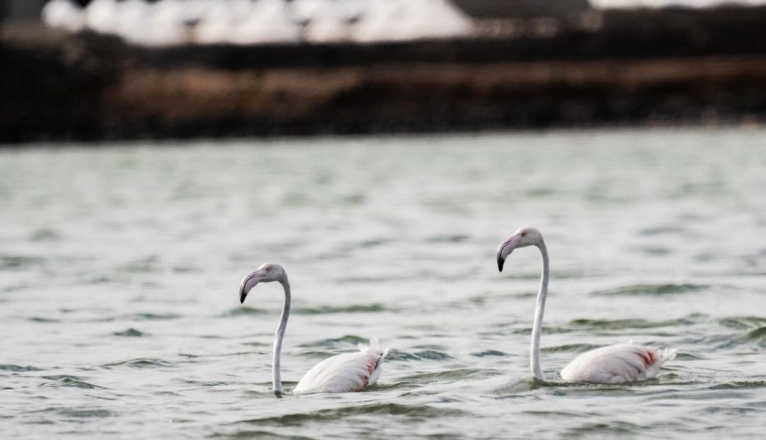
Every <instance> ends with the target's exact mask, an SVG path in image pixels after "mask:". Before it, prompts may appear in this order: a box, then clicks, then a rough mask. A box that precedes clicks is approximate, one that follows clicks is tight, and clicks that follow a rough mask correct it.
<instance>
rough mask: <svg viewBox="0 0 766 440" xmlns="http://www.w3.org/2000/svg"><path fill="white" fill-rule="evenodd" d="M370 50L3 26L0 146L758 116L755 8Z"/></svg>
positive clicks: (765, 13)
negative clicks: (170, 40)
mask: <svg viewBox="0 0 766 440" xmlns="http://www.w3.org/2000/svg"><path fill="white" fill-rule="evenodd" d="M599 20H600V23H601V25H600V26H599V27H597V28H594V29H591V30H584V29H581V28H576V27H571V28H567V27H564V28H562V29H558V30H557V32H556V33H555V34H553V35H548V36H540V35H529V34H523V33H522V34H520V35H516V36H512V37H511V36H507V35H505V36H501V35H484V36H482V37H481V38H473V39H463V40H453V41H422V42H412V43H396V44H375V45H353V44H340V45H308V44H306V45H291V46H251V47H237V46H205V47H200V46H184V47H175V48H166V49H148V48H139V47H131V46H128V45H125V44H123V43H122V42H121V41H119V40H117V39H114V38H109V37H103V36H98V35H93V34H78V35H71V34H67V33H63V32H58V31H54V30H50V29H46V28H43V27H42V26H40V25H37V26H18V25H15V26H5V27H4V28H3V30H2V38H0V96H2V99H1V100H0V143H5V144H14V143H20V142H30V141H49V140H52V141H59V140H77V141H98V140H113V139H141V138H155V139H162V138H194V137H229V136H277V135H280V136H281V135H288V136H289V135H312V134H327V133H334V134H352V133H353V134H357V133H381V132H434V131H469V130H482V129H542V128H552V127H599V126H613V125H642V124H695V123H742V122H746V123H759V122H762V121H764V120H765V119H766V38H764V37H766V8H734V7H729V8H718V9H712V10H687V9H676V10H659V11H654V10H636V11H610V12H606V13H603V14H602V15H601V17H600V18H599Z"/></svg>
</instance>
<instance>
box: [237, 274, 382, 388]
mask: <svg viewBox="0 0 766 440" xmlns="http://www.w3.org/2000/svg"><path fill="white" fill-rule="evenodd" d="M274 281H276V282H279V283H280V284H281V285H282V287H283V288H284V291H285V302H284V304H283V306H282V316H281V317H280V318H279V326H278V327H277V333H276V335H275V336H274V357H273V359H272V362H271V380H272V385H273V387H274V392H276V393H281V392H282V373H281V368H280V366H281V365H280V364H281V356H282V340H283V339H284V337H285V329H286V328H287V319H288V318H289V317H290V303H291V295H290V282H289V281H288V280H287V272H285V269H284V268H283V267H282V266H280V265H278V264H273V263H266V264H263V265H261V267H259V268H258V269H257V270H255V271H254V272H252V273H251V274H250V275H248V276H246V277H245V278H244V279H243V280H242V285H241V286H240V288H239V301H240V303H244V302H245V298H246V297H247V294H248V293H249V292H250V290H252V289H253V287H255V286H256V285H257V284H258V283H268V282H274ZM387 354H388V349H385V350H381V349H380V346H379V344H378V340H377V339H371V340H370V346H369V347H366V346H364V345H362V344H359V351H358V352H355V353H343V354H339V355H337V356H333V357H331V358H328V359H325V360H323V361H322V362H320V363H318V364H316V365H315V366H314V368H312V369H311V370H309V372H308V373H306V375H305V376H303V378H302V379H301V380H300V382H298V385H296V386H295V388H294V389H293V393H304V394H305V393H346V392H351V391H360V390H362V389H364V388H366V387H368V386H370V385H372V384H374V383H375V382H377V380H378V377H380V372H381V364H382V363H383V359H384V358H385V357H386V355H387Z"/></svg>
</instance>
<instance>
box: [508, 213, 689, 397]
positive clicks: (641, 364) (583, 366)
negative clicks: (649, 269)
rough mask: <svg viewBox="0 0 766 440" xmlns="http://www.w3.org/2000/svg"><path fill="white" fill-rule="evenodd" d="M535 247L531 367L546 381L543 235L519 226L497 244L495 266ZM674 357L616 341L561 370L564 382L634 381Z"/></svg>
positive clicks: (673, 353) (668, 352) (667, 352)
mask: <svg viewBox="0 0 766 440" xmlns="http://www.w3.org/2000/svg"><path fill="white" fill-rule="evenodd" d="M526 246H537V247H538V249H540V255H541V256H542V259H543V271H542V275H541V277H540V291H539V292H538V294H537V306H536V307H535V321H534V325H533V326H532V344H531V347H530V355H531V356H530V367H531V369H532V374H534V375H535V377H536V378H537V379H539V380H545V377H544V376H543V370H542V367H541V366H540V335H541V333H542V327H543V315H544V313H545V299H546V297H547V296H548V277H549V272H550V269H549V266H548V250H547V248H546V246H545V241H544V240H543V235H542V234H541V233H540V231H538V230H537V229H535V228H521V229H519V230H518V231H516V233H515V234H513V235H512V236H511V237H510V238H508V239H507V240H505V241H504V242H502V243H500V247H498V249H497V268H498V270H499V271H500V272H502V271H503V265H504V264H505V260H506V258H508V256H509V255H510V254H511V252H513V250H514V249H516V248H520V247H526ZM675 357H676V351H675V350H670V349H665V350H658V349H655V348H649V347H642V346H640V345H633V344H615V345H609V346H607V347H601V348H597V349H595V350H591V351H589V352H586V353H583V354H581V355H580V356H578V357H577V358H576V359H575V360H573V361H572V362H571V363H570V364H569V365H567V366H566V367H565V368H564V369H563V370H562V371H561V378H562V379H564V380H565V381H566V382H592V383H621V382H635V381H639V380H645V379H650V378H652V377H655V376H656V375H657V373H659V371H660V367H662V364H664V363H665V362H667V361H669V360H671V359H673V358H675Z"/></svg>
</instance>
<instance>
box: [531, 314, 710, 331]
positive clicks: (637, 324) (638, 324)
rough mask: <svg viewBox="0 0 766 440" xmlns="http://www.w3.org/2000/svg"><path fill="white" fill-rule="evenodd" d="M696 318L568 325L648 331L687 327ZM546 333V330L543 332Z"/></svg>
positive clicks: (592, 321) (587, 321)
mask: <svg viewBox="0 0 766 440" xmlns="http://www.w3.org/2000/svg"><path fill="white" fill-rule="evenodd" d="M698 321H699V319H698V316H689V317H686V318H680V319H673V320H670V321H647V320H645V319H614V320H612V319H575V320H574V321H570V322H569V324H570V325H572V326H575V327H586V328H593V329H605V330H622V329H650V328H659V327H670V326H688V325H692V324H694V323H696V322H698ZM545 331H546V332H547V329H546V330H545Z"/></svg>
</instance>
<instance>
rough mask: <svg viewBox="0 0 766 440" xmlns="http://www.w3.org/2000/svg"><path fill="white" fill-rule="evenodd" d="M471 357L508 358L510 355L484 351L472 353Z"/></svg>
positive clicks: (495, 351)
mask: <svg viewBox="0 0 766 440" xmlns="http://www.w3.org/2000/svg"><path fill="white" fill-rule="evenodd" d="M471 356H474V357H477V358H483V357H490V356H499V357H504V356H508V354H507V353H503V352H502V351H497V350H484V351H480V352H478V353H471Z"/></svg>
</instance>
